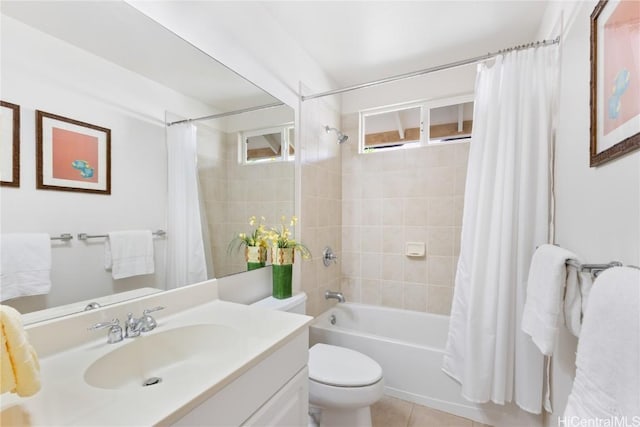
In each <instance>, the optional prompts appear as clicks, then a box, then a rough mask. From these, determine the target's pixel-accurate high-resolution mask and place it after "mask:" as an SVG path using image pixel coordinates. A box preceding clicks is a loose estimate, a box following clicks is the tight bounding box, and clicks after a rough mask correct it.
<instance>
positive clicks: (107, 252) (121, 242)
mask: <svg viewBox="0 0 640 427" xmlns="http://www.w3.org/2000/svg"><path fill="white" fill-rule="evenodd" d="M104 258H105V265H104V266H105V269H107V270H109V269H111V274H112V276H113V278H114V279H123V278H125V277H131V276H138V275H141V274H151V273H153V272H154V261H153V235H152V234H151V231H149V230H131V231H113V232H111V233H109V237H108V239H107V241H106V242H105V246H104Z"/></svg>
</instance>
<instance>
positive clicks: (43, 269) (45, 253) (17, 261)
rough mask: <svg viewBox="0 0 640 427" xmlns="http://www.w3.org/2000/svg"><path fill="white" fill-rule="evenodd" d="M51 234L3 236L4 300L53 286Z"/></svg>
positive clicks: (0, 283)
mask: <svg viewBox="0 0 640 427" xmlns="http://www.w3.org/2000/svg"><path fill="white" fill-rule="evenodd" d="M50 276H51V238H50V236H49V235H48V234H44V233H10V234H3V235H1V236H0V301H5V300H8V299H12V298H17V297H21V296H26V295H41V294H47V293H49V290H50V289H51V277H50Z"/></svg>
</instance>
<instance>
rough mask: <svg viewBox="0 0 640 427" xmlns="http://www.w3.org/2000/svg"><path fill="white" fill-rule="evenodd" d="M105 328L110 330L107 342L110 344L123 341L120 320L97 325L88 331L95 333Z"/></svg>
mask: <svg viewBox="0 0 640 427" xmlns="http://www.w3.org/2000/svg"><path fill="white" fill-rule="evenodd" d="M104 328H109V333H108V334H107V342H108V343H109V344H114V343H117V342H120V341H122V328H121V327H120V321H119V320H118V319H113V320H112V321H111V322H100V323H96V324H95V325H92V326H90V327H88V328H87V330H89V331H95V330H96V329H104Z"/></svg>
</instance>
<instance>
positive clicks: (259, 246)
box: [228, 215, 267, 270]
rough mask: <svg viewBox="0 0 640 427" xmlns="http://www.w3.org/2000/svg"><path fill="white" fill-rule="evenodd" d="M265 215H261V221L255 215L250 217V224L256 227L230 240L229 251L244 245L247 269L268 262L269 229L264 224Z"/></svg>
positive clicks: (261, 265) (262, 265) (252, 268)
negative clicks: (267, 238) (248, 232)
mask: <svg viewBox="0 0 640 427" xmlns="http://www.w3.org/2000/svg"><path fill="white" fill-rule="evenodd" d="M265 221H266V220H265V218H264V217H260V222H258V220H257V219H256V217H255V215H254V216H252V217H251V218H249V225H251V226H253V227H256V228H255V229H254V230H253V232H252V233H250V234H246V233H238V235H237V236H236V237H234V238H233V240H231V242H229V247H228V252H231V251H233V250H234V249H235V250H240V248H242V247H244V255H245V259H246V261H247V270H254V269H256V268H260V267H264V266H265V264H266V262H267V240H266V235H267V231H266V229H265V226H264V222H265Z"/></svg>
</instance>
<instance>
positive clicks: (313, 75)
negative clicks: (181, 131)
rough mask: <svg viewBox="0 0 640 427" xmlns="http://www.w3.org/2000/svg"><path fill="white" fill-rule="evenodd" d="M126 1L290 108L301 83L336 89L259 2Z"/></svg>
mask: <svg viewBox="0 0 640 427" xmlns="http://www.w3.org/2000/svg"><path fill="white" fill-rule="evenodd" d="M126 1H127V3H129V4H131V5H132V6H134V7H135V8H137V9H138V10H140V11H141V12H142V13H144V14H146V15H148V16H149V17H151V18H152V19H154V20H156V21H157V22H159V23H160V24H162V25H164V26H165V27H167V28H168V29H170V30H171V31H173V32H175V33H176V34H178V35H180V36H181V37H182V38H184V39H185V40H187V41H189V42H190V43H192V44H193V45H195V46H197V47H198V48H199V49H201V50H203V51H204V52H205V53H207V54H209V55H211V56H212V57H213V58H216V59H217V60H218V61H220V62H221V63H223V64H225V65H226V66H227V67H229V68H230V69H232V70H234V71H235V72H237V73H238V74H240V75H241V76H243V77H245V78H246V79H248V80H250V81H252V82H253V83H254V84H256V85H257V86H259V87H260V88H262V89H264V90H265V91H267V92H269V93H270V94H271V95H273V96H275V97H276V98H278V99H280V100H281V101H283V102H284V103H286V104H288V105H290V106H291V107H293V108H297V103H298V97H297V94H298V85H299V83H300V82H301V81H302V82H304V83H305V85H307V86H308V87H309V88H310V89H309V90H310V91H314V92H315V91H322V90H328V89H335V87H336V85H335V84H334V83H333V82H332V81H331V79H330V78H329V77H328V76H327V75H326V74H325V73H324V71H323V70H322V69H321V68H320V66H319V65H318V64H317V63H316V62H315V61H314V60H313V59H312V58H311V57H310V56H309V54H307V52H306V51H305V50H303V49H302V48H301V47H300V45H298V43H297V42H296V41H295V40H294V39H292V38H291V37H290V36H289V35H288V34H287V33H286V32H285V31H284V29H282V27H281V26H280V24H279V23H278V22H277V21H276V20H275V19H274V18H273V17H271V15H270V14H269V13H268V12H267V10H266V9H265V8H264V7H263V6H262V5H261V4H260V3H259V2H231V1H224V2H219V1H214V2H198V1H183V2H150V1H140V0H126ZM334 101H335V100H334ZM334 108H335V106H334Z"/></svg>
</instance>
